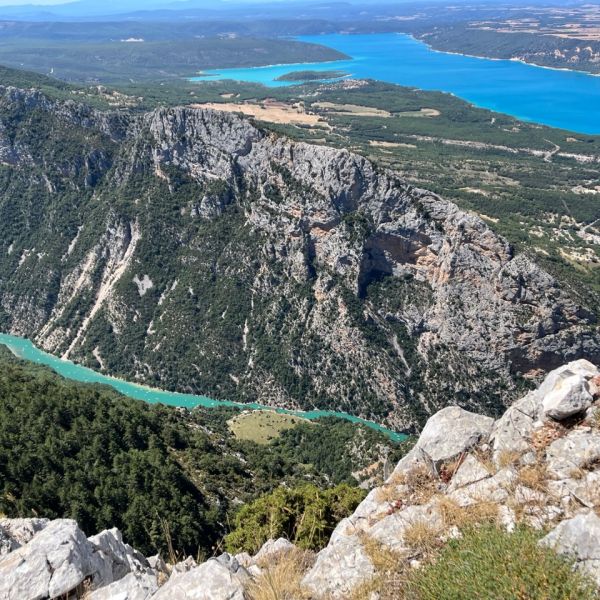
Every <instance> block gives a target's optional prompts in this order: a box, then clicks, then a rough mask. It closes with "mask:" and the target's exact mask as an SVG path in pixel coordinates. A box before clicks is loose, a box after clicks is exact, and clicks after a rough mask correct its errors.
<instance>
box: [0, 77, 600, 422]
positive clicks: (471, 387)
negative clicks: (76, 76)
mask: <svg viewBox="0 0 600 600" xmlns="http://www.w3.org/2000/svg"><path fill="white" fill-rule="evenodd" d="M0 161H1V164H0V215H1V220H0V227H1V228H2V235H1V236H0V325H1V326H2V328H3V329H4V330H8V331H10V332H14V333H17V334H21V335H25V336H28V337H31V338H33V339H34V340H35V341H36V342H37V343H38V344H40V345H42V346H43V347H44V348H45V349H47V350H49V351H51V352H54V353H57V354H60V355H62V356H64V357H66V358H71V359H73V360H77V361H81V362H83V363H85V364H88V365H90V366H92V367H94V368H98V369H103V370H105V371H107V372H110V373H113V374H117V375H120V376H124V377H128V378H131V379H134V378H135V379H138V380H140V381H143V382H146V383H149V384H152V385H157V386H161V387H165V388H171V389H179V390H182V391H193V392H197V393H204V394H207V395H212V396H215V397H219V398H231V399H239V400H252V401H259V402H263V403H269V404H273V405H285V406H297V407H301V408H312V407H319V408H331V409H339V410H344V411H347V412H350V413H354V414H357V415H361V416H364V417H368V418H372V419H376V420H378V421H385V422H387V423H388V424H390V425H393V426H397V427H403V428H410V427H414V426H416V425H417V424H419V423H423V422H424V420H425V418H426V417H427V416H428V415H430V414H432V413H433V412H435V411H436V410H437V409H439V408H441V407H443V406H446V405H447V404H449V403H457V404H459V405H460V406H463V407H465V408H477V409H479V410H483V411H485V412H488V413H490V414H499V412H500V411H501V409H502V406H503V405H506V404H508V403H509V402H510V401H511V400H513V399H514V398H515V397H516V396H517V395H518V391H519V389H522V387H523V377H528V378H531V377H536V376H540V375H541V374H543V373H544V372H546V371H547V370H549V369H551V368H554V367H556V366H558V365H559V364H561V363H562V362H564V361H565V360H574V359H577V358H581V357H587V358H590V359H599V358H600V341H599V340H600V337H599V334H598V330H597V326H596V318H595V316H594V315H593V314H591V313H590V312H588V311H586V310H585V308H583V307H581V306H578V305H576V304H575V303H574V302H573V301H572V300H571V298H570V296H569V293H568V290H565V289H563V288H562V287H561V285H560V284H559V282H557V281H555V280H554V279H553V278H552V277H551V276H549V275H548V274H547V273H546V272H544V271H543V270H541V269H540V268H539V267H538V266H537V265H536V264H535V262H533V261H532V260H531V259H530V258H529V257H527V256H525V255H522V254H516V253H515V252H514V250H513V249H512V248H511V247H510V246H509V244H508V243H507V242H506V241H505V240H503V239H502V238H500V237H499V236H497V235H496V234H495V233H494V232H493V231H492V230H491V229H490V228H489V227H488V226H487V225H486V224H485V223H483V222H482V221H481V220H480V219H479V218H477V217H474V216H472V215H469V214H467V213H465V212H463V211H461V210H459V209H458V208H457V207H456V206H455V205H454V204H452V203H450V202H447V201H445V200H443V199H442V198H439V197H437V196H435V195H434V194H431V193H429V192H427V191H425V190H421V189H416V188H414V187H411V186H409V185H407V184H406V183H405V182H403V181H402V180H401V179H399V178H398V177H396V176H395V175H394V174H393V173H389V172H382V171H380V170H378V169H377V168H375V167H374V166H373V165H372V164H370V163H369V162H368V161H367V160H366V159H364V158H362V157H360V156H357V155H355V154H352V153H350V152H347V151H339V150H334V149H329V148H324V147H317V146H311V145H308V144H304V143H296V142H292V141H290V140H287V139H285V138H281V137H277V136H274V135H272V134H268V133H266V132H264V131H262V130H260V129H259V128H257V127H255V126H254V125H253V124H251V123H250V122H248V121H247V120H243V119H241V118H238V117H236V116H234V115H229V114H224V113H220V112H215V111H208V110H198V109H188V108H171V109H166V108H165V109H159V110H156V111H154V112H152V113H148V114H135V113H123V112H121V113H115V114H110V113H102V112H98V111H94V110H92V109H89V108H86V107H85V106H81V105H78V104H76V103H73V102H55V101H50V100H48V99H47V98H44V97H43V96H42V95H41V94H39V93H37V92H34V91H22V90H16V89H14V88H0Z"/></svg>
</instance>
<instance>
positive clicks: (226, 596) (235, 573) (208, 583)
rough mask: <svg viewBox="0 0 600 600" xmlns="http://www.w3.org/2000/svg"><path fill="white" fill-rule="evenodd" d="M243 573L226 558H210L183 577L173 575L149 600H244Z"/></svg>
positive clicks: (234, 562)
mask: <svg viewBox="0 0 600 600" xmlns="http://www.w3.org/2000/svg"><path fill="white" fill-rule="evenodd" d="M248 581H249V575H248V573H247V571H246V570H245V569H244V568H243V567H241V566H240V565H239V563H238V562H237V561H236V560H235V559H233V557H231V556H229V555H225V554H224V555H222V556H220V557H218V558H211V559H210V560H208V561H207V562H205V563H203V564H201V565H200V566H198V567H194V568H192V569H191V570H189V571H187V572H185V573H175V574H174V575H172V576H171V578H170V579H169V581H167V583H165V584H164V585H163V586H162V587H161V588H160V589H159V590H158V591H157V592H156V593H155V594H154V595H153V596H152V597H151V598H152V600H245V596H244V586H245V585H246V584H247V583H248Z"/></svg>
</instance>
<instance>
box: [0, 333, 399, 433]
mask: <svg viewBox="0 0 600 600" xmlns="http://www.w3.org/2000/svg"><path fill="white" fill-rule="evenodd" d="M0 344H1V345H4V346H6V347H7V348H9V350H11V351H12V353H13V354H15V355H16V356H18V357H19V358H22V359H24V360H27V361H30V362H32V363H36V364H38V365H45V366H47V367H50V368H51V369H52V370H53V371H55V372H56V373H58V374H59V375H62V376H63V377H65V378H67V379H71V380H73V381H79V382H82V383H99V384H104V385H108V386H110V387H112V388H114V389H115V390H117V391H118V392H120V393H121V394H123V395H124V396H128V397H129V398H135V399H136V400H143V401H144V402H149V403H151V404H156V403H161V404H166V405H169V406H182V407H185V408H194V407H196V406H203V407H205V408H216V407H218V406H229V407H233V408H239V409H242V410H243V409H253V410H262V409H266V410H272V409H269V407H266V406H262V405H260V404H246V403H240V402H230V401H227V400H214V399H212V398H208V397H207V396H195V395H193V394H180V393H177V392H167V391H163V390H157V389H154V388H149V387H146V386H143V385H139V384H136V383H129V382H127V381H123V380H121V379H116V378H114V377H109V376H107V375H102V374H101V373H98V372H96V371H94V370H92V369H88V368H87V367H82V366H81V365H78V364H76V363H74V362H71V361H70V360H62V359H60V358H58V357H56V356H53V355H51V354H48V353H47V352H44V351H42V350H40V349H39V348H37V347H36V346H35V345H34V344H33V343H32V342H31V341H29V340H27V339H24V338H20V337H16V336H13V335H6V334H2V333H0ZM276 412H279V413H283V414H288V415H295V416H298V417H303V418H305V419H311V420H316V419H320V418H323V417H340V418H342V419H345V420H347V421H351V422H352V423H358V424H362V425H366V426H367V427H370V428H371V429H375V430H377V431H380V432H382V433H384V434H385V435H387V436H388V437H389V438H390V439H392V440H393V441H395V442H401V441H402V440H404V439H406V435H405V434H402V433H398V432H396V431H392V430H391V429H386V428H385V427H382V426H381V425H378V424H377V423H373V422H372V421H366V420H364V419H359V418H358V417H354V416H352V415H349V414H346V413H341V412H335V411H329V410H313V411H294V410H284V409H277V410H276Z"/></svg>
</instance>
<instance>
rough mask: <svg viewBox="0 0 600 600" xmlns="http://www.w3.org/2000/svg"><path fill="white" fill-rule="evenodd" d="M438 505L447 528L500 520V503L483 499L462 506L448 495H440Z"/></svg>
mask: <svg viewBox="0 0 600 600" xmlns="http://www.w3.org/2000/svg"><path fill="white" fill-rule="evenodd" d="M437 506H438V508H439V510H440V512H441V514H442V519H443V521H444V525H445V526H446V527H447V528H450V527H458V529H460V530H463V529H467V528H471V527H477V526H481V525H492V524H496V523H498V521H499V513H498V508H499V507H498V504H496V503H495V502H489V501H481V502H477V503H475V504H471V505H470V506H464V507H463V506H460V505H459V504H457V503H456V502H455V501H454V500H452V498H448V496H440V497H439V498H438V502H437Z"/></svg>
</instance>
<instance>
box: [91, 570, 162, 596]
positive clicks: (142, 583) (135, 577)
mask: <svg viewBox="0 0 600 600" xmlns="http://www.w3.org/2000/svg"><path fill="white" fill-rule="evenodd" d="M157 590H158V581H157V579H156V575H155V574H154V573H128V574H127V575H125V577H123V578H122V579H119V580H118V581H115V582H113V583H111V584H110V585H107V586H104V587H102V588H100V589H98V590H95V591H94V592H92V593H91V594H90V595H89V596H86V600H148V598H150V597H151V596H152V594H154V593H156V591H157Z"/></svg>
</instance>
